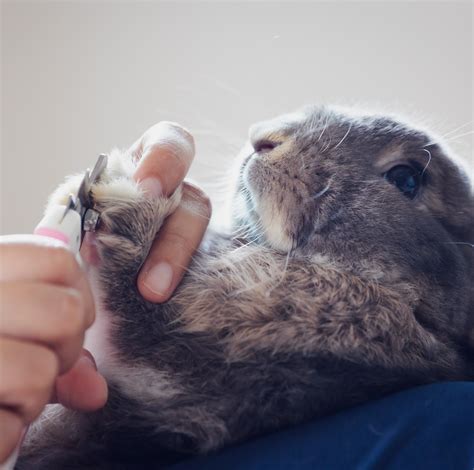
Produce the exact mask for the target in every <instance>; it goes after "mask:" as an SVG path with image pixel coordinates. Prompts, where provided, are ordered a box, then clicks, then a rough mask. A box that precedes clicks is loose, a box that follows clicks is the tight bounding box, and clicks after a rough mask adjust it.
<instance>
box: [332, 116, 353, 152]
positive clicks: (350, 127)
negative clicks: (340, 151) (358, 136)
mask: <svg viewBox="0 0 474 470" xmlns="http://www.w3.org/2000/svg"><path fill="white" fill-rule="evenodd" d="M351 129H352V122H350V123H349V129H347V132H346V133H345V134H344V137H343V138H342V139H341V140H340V141H339V143H338V144H337V145H336V146H334V147H333V150H335V149H337V148H338V147H339V145H341V144H342V143H343V142H344V140H346V137H347V136H348V135H349V132H350V131H351Z"/></svg>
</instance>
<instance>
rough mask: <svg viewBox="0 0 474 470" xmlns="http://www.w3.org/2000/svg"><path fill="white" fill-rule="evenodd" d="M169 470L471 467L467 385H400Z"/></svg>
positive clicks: (472, 424) (473, 444)
mask: <svg viewBox="0 0 474 470" xmlns="http://www.w3.org/2000/svg"><path fill="white" fill-rule="evenodd" d="M172 468H173V470H197V469H199V470H214V469H215V470H223V469H225V470H232V469H235V470H244V469H245V470H257V469H258V470H261V469H285V470H293V469H294V470H296V469H298V470H306V469H321V470H338V469H344V470H346V469H357V470H365V469H383V470H392V469H393V470H395V469H397V470H398V469H400V470H401V469H403V470H410V469H417V470H419V469H429V470H438V469H439V470H441V469H442V470H445V469H459V470H474V382H451V383H448V382H444V383H437V384H432V385H426V386H422V387H417V388H414V389H411V390H405V391H403V392H400V393H396V394H394V395H390V396H387V397H385V398H383V399H380V400H377V401H373V402H369V403H367V404H364V405H361V406H357V407H354V408H351V409H348V410H345V411H342V412H339V413H337V414H335V415H333V416H329V417H326V418H324V419H320V420H317V421H314V422H310V423H307V424H304V425H301V426H297V427H295V428H292V429H288V430H285V431H282V432H278V433H275V434H271V435H268V436H265V437H262V438H259V439H255V440H252V441H250V442H247V443H244V444H241V445H239V446H235V447H230V448H228V449H225V450H223V451H221V452H220V453H217V454H214V455H210V456H207V457H202V458H197V459H193V460H188V461H186V462H182V463H181V464H179V465H175V466H173V467H172Z"/></svg>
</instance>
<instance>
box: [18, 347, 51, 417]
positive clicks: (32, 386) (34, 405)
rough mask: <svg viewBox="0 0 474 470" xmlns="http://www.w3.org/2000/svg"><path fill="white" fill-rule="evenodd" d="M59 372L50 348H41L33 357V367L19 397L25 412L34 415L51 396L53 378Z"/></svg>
mask: <svg viewBox="0 0 474 470" xmlns="http://www.w3.org/2000/svg"><path fill="white" fill-rule="evenodd" d="M58 373H59V361H58V358H57V356H56V354H54V352H52V351H51V350H49V349H47V348H41V350H39V351H37V354H36V358H35V359H34V367H33V368H32V374H31V375H30V379H29V381H28V383H27V384H26V383H25V389H24V390H23V393H21V395H23V398H21V399H20V401H21V403H22V408H23V409H24V410H25V414H27V415H28V416H30V419H31V418H34V417H36V416H37V415H38V414H39V413H40V412H41V410H42V408H43V406H44V405H45V404H46V403H47V402H48V400H49V397H50V396H51V393H52V390H53V386H54V382H55V379H56V377H57V375H58Z"/></svg>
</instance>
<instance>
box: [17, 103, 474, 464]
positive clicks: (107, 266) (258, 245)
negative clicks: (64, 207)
mask: <svg viewBox="0 0 474 470" xmlns="http://www.w3.org/2000/svg"><path fill="white" fill-rule="evenodd" d="M251 139H253V141H254V142H253V143H254V145H256V146H257V148H258V146H259V144H261V143H262V141H267V142H272V145H275V148H274V149H272V150H269V146H268V145H267V149H264V150H263V151H262V152H260V153H258V154H257V153H253V154H252V155H247V156H246V158H244V161H243V163H242V167H241V171H240V174H239V181H238V185H237V186H238V191H237V194H236V196H235V207H236V210H235V217H234V224H235V226H234V229H235V231H236V232H238V233H240V234H242V237H241V238H236V237H234V238H228V237H226V236H224V235H220V234H214V233H209V234H208V237H207V240H206V242H205V243H204V244H203V246H202V247H201V249H200V250H199V252H198V253H197V254H196V256H195V258H194V261H193V263H192V265H191V267H190V269H189V272H188V274H187V275H186V276H185V278H184V280H183V283H182V284H181V286H180V287H179V289H178V291H177V292H176V294H175V295H174V296H173V298H172V299H171V300H170V301H169V302H168V303H166V304H164V305H155V304H152V303H149V302H147V301H145V300H144V299H143V298H142V297H141V296H140V295H139V293H138V291H137V287H136V276H137V273H138V270H139V268H140V266H141V264H142V262H143V260H144V258H145V257H146V255H147V253H148V250H149V248H150V244H151V242H152V240H153V237H154V234H155V232H156V230H157V229H158V228H159V227H160V225H161V223H162V221H163V219H164V217H165V216H166V215H167V214H168V213H169V212H170V211H172V210H173V208H174V207H175V206H176V204H177V202H178V200H179V194H178V193H176V194H175V195H174V196H173V198H172V200H170V201H167V200H161V201H159V202H158V203H154V202H152V201H150V200H147V199H145V197H144V196H143V195H142V194H141V193H140V192H139V190H138V189H137V188H135V187H132V186H133V184H132V183H130V182H128V183H127V184H128V185H129V187H128V189H127V191H128V192H127V194H128V196H129V197H123V196H120V191H117V185H115V186H113V185H114V184H115V183H114V181H115V180H116V178H118V177H120V176H121V174H120V172H117V171H116V172H115V173H113V174H112V173H111V174H110V176H109V177H108V178H106V181H104V183H103V184H102V186H101V187H98V188H96V190H95V193H94V198H95V201H96V205H97V208H98V210H99V211H101V213H102V225H101V229H100V234H99V236H98V241H99V249H100V255H101V259H102V265H101V268H100V271H99V277H100V279H99V286H98V287H99V291H100V299H101V300H100V302H101V307H100V309H102V310H103V311H104V312H105V311H106V312H108V315H109V317H110V322H111V324H110V332H109V334H110V341H111V342H112V346H113V351H114V357H113V358H110V361H111V363H112V362H113V364H114V373H112V372H110V374H108V370H107V365H106V364H105V363H104V366H103V367H104V373H106V375H108V378H109V382H110V386H111V393H110V400H109V403H108V405H107V406H106V407H105V408H104V409H103V410H101V411H99V412H97V413H92V414H88V415H85V414H80V413H77V412H71V411H67V410H63V409H60V408H59V407H55V408H54V411H53V412H49V414H48V413H46V414H45V417H43V419H42V420H40V421H39V423H38V424H37V425H36V426H35V427H34V429H33V430H32V431H31V432H30V434H29V437H28V440H27V443H26V445H25V446H24V449H23V455H22V458H21V460H20V463H19V464H18V468H20V469H48V470H54V469H62V468H68V469H75V468H77V469H79V468H88V469H90V468H100V469H109V468H110V469H119V468H157V467H159V466H160V465H166V464H167V463H170V462H174V461H176V460H179V459H181V458H184V457H185V456H187V455H189V454H193V453H202V452H209V451H213V450H215V449H218V448H220V447H222V446H225V445H228V444H230V443H235V442H239V441H242V440H245V439H248V438H250V437H253V436H256V435H259V434H262V433H266V432H269V431H273V430H277V429H280V428H284V427H286V426H290V425H293V424H296V423H299V422H303V421H306V420H309V419H312V418H315V417H318V416H322V415H325V414H328V413H332V412H334V411H336V410H339V409H342V408H344V407H348V406H352V405H355V404H358V403H362V402H364V401H367V400H370V399H373V398H376V397H380V396H383V395H385V394H387V393H391V392H394V391H397V390H400V389H403V388H407V387H411V386H415V385H418V384H425V383H430V382H435V381H439V380H472V379H474V352H473V351H474V344H473V342H474V301H473V296H474V293H473V289H472V274H473V269H474V256H473V248H472V246H469V245H468V243H473V241H474V236H473V235H474V226H473V220H474V199H473V194H472V189H471V187H470V184H469V181H468V180H467V177H466V175H464V174H463V173H462V171H461V170H460V169H459V168H458V166H457V165H456V164H455V163H454V160H452V159H451V158H450V156H449V155H448V151H447V150H446V149H444V148H443V147H442V146H441V145H440V144H439V143H431V142H432V140H433V137H432V136H431V135H429V134H427V133H426V132H424V131H422V130H418V129H416V128H413V127H411V126H409V125H407V124H404V123H402V122H399V121H398V120H395V119H392V118H389V117H385V116H370V115H367V116H364V115H358V116H356V115H352V114H346V113H345V112H343V111H339V110H333V109H328V108H305V109H304V110H303V111H302V112H300V113H299V114H295V115H290V116H289V117H288V116H286V117H283V118H280V119H278V120H274V121H271V122H267V123H263V124H259V125H257V126H254V127H253V128H252V130H251ZM428 156H429V157H430V158H429V164H428V165H427V163H428ZM401 162H411V163H412V164H417V165H418V166H421V168H423V187H422V188H421V190H420V192H419V194H418V195H417V196H416V197H415V198H414V199H413V200H410V199H408V198H406V197H405V196H404V195H403V194H402V193H401V192H400V191H399V190H398V189H397V188H396V187H394V186H393V185H391V184H390V183H388V182H387V181H386V180H384V179H383V177H382V176H381V175H382V173H384V172H385V171H387V170H388V169H390V168H391V167H392V166H394V165H395V164H399V163H401ZM121 171H122V173H123V174H125V175H128V176H130V173H127V171H129V170H123V169H122V170H121ZM123 174H122V177H123ZM107 185H112V186H113V188H115V189H110V188H112V186H107ZM63 193H64V189H60V190H58V192H57V194H56V196H58V195H61V194H63ZM120 374H122V375H120ZM132 382H133V386H132ZM127 383H128V384H129V385H127Z"/></svg>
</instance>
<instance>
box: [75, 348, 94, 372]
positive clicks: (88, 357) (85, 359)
mask: <svg viewBox="0 0 474 470" xmlns="http://www.w3.org/2000/svg"><path fill="white" fill-rule="evenodd" d="M79 362H80V363H81V364H85V365H87V366H89V367H90V366H92V367H93V368H94V369H95V370H97V364H96V363H95V359H94V358H93V357H92V354H90V353H89V354H88V353H87V351H84V352H83V354H82V356H81V357H80V358H79Z"/></svg>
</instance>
